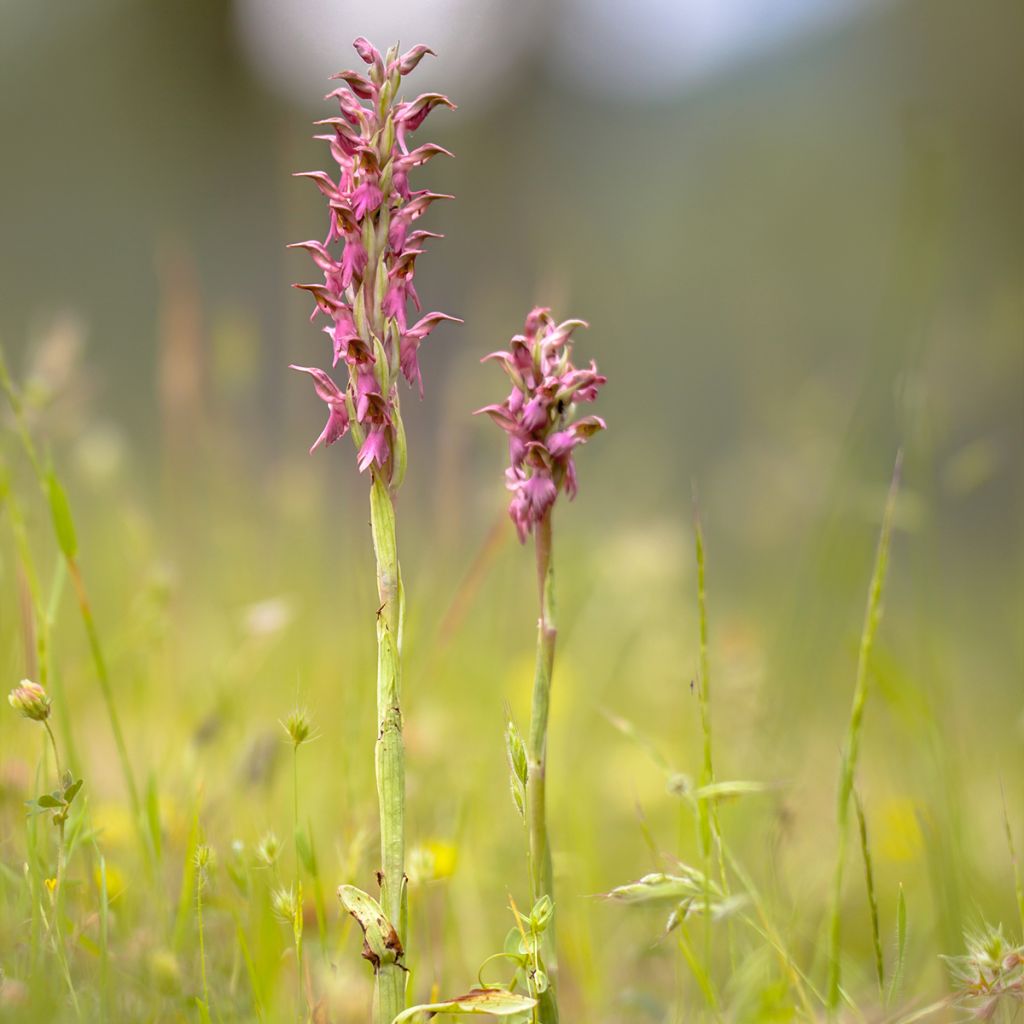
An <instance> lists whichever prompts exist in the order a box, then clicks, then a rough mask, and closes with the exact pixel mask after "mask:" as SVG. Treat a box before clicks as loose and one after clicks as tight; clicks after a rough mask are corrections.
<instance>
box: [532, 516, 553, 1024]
mask: <svg viewBox="0 0 1024 1024" xmlns="http://www.w3.org/2000/svg"><path fill="white" fill-rule="evenodd" d="M534 540H535V543H536V552H537V589H538V592H539V597H540V619H539V620H538V622H537V665H536V669H535V672H534V677H533V706H532V709H531V712H530V740H529V747H528V750H527V758H528V764H529V769H528V774H527V784H526V804H527V821H528V826H529V830H530V885H531V889H532V895H533V901H534V903H536V902H537V900H539V899H540V898H541V896H547V897H548V898H549V899H550V900H551V902H552V903H554V902H555V894H554V884H553V878H552V869H551V843H550V840H549V838H548V822H547V809H546V806H545V803H546V798H545V775H546V772H547V738H548V713H549V710H550V706H551V674H552V670H553V668H554V663H555V640H556V638H557V636H558V630H557V629H556V627H555V576H554V566H553V565H552V561H551V512H550V511H549V512H548V513H547V514H546V515H545V516H544V518H543V519H542V520H541V521H540V522H539V523H538V524H537V527H536V531H535V537H534ZM554 921H555V919H554V917H552V919H551V921H550V922H549V924H548V927H547V929H546V931H545V932H544V950H543V952H544V966H545V969H546V971H547V974H548V982H549V987H548V990H547V991H546V992H543V993H542V994H541V996H540V1005H539V1010H540V1020H541V1024H557V1021H558V1000H557V997H556V995H555V981H556V975H557V960H556V954H555V925H554Z"/></svg>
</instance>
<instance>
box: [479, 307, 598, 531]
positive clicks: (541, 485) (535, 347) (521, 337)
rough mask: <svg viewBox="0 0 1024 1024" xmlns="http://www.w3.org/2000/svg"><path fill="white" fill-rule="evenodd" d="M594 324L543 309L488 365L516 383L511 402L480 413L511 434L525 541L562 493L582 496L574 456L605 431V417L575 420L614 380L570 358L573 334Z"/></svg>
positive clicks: (515, 496)
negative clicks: (560, 317) (580, 408)
mask: <svg viewBox="0 0 1024 1024" xmlns="http://www.w3.org/2000/svg"><path fill="white" fill-rule="evenodd" d="M586 326H587V325H586V323H585V322H584V321H583V320H566V321H564V322H563V323H560V324H559V323H555V321H554V319H553V318H552V316H551V312H550V310H547V309H543V308H541V307H538V308H536V309H534V310H532V311H531V313H530V315H529V316H528V317H527V318H526V326H525V329H524V331H523V333H522V334H517V335H516V336H515V337H514V338H513V339H512V341H511V343H510V344H509V347H508V350H507V351H499V352H492V353H491V354H490V355H488V356H484V360H483V361H484V362H486V361H487V360H490V359H495V360H497V361H498V362H500V363H501V365H502V367H503V368H504V370H505V372H506V373H507V374H508V376H509V378H510V379H511V381H512V390H511V391H510V392H509V395H508V398H506V399H505V401H504V402H502V403H501V404H500V405H488V406H485V407H484V408H483V409H479V410H478V412H485V413H487V414H488V415H489V416H490V417H491V419H493V420H494V422H495V423H497V424H498V426H499V427H501V428H502V430H504V431H505V432H506V433H507V434H508V448H509V461H510V463H511V464H510V465H509V467H508V469H507V470H505V485H506V487H508V489H509V490H510V491H511V492H512V501H511V502H510V504H509V507H508V511H509V515H510V516H511V517H512V521H513V522H514V523H515V525H516V530H517V531H518V533H519V539H520V540H521V541H525V540H526V537H527V535H528V534H530V533H531V532H532V531H533V529H534V527H535V526H536V525H537V524H538V523H539V522H540V521H541V520H542V519H543V518H544V517H545V516H546V515H547V513H548V512H549V510H550V509H551V507H552V506H553V505H554V503H555V498H556V497H557V496H558V493H559V491H563V490H564V491H565V492H566V494H568V496H569V498H570V499H571V498H574V497H575V496H576V465H575V462H574V460H573V450H574V449H575V448H576V446H577V445H580V444H583V443H584V442H585V441H586V440H587V438H589V437H590V436H591V435H592V434H594V433H596V432H597V431H598V430H603V429H604V426H605V423H604V420H602V419H601V417H600V416H584V417H583V418H582V419H578V420H575V421H574V414H575V411H576V404H577V403H579V402H593V401H594V399H596V398H597V391H598V388H600V387H601V385H602V384H604V383H605V380H606V378H605V377H602V376H601V374H599V373H598V372H597V367H596V366H595V365H594V363H593V362H591V364H590V366H589V368H586V369H577V368H576V367H575V366H573V364H572V362H571V360H570V356H571V355H572V332H573V331H574V330H575V329H576V328H577V327H586Z"/></svg>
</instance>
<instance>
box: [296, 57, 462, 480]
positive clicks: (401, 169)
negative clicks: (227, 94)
mask: <svg viewBox="0 0 1024 1024" xmlns="http://www.w3.org/2000/svg"><path fill="white" fill-rule="evenodd" d="M354 46H355V49H356V52H357V53H358V54H359V56H360V57H361V58H362V59H363V61H365V63H366V64H368V65H369V70H368V72H367V73H366V74H365V75H364V74H360V73H359V72H356V71H340V72H339V73H338V74H336V75H332V76H331V77H332V78H334V79H337V80H340V81H343V82H344V83H345V84H344V85H343V86H341V87H340V88H338V89H335V90H334V91H333V92H331V93H328V95H327V96H326V97H325V98H326V99H334V100H337V102H338V108H339V115H338V116H337V117H329V118H326V119H325V120H323V121H318V122H317V124H319V125H324V126H327V127H329V128H330V129H331V132H330V134H327V135H317V136H316V138H318V139H322V140H324V141H326V142H328V143H330V148H331V155H332V157H333V158H334V160H335V162H336V163H337V165H338V168H339V174H338V178H337V180H335V178H333V177H331V175H329V174H327V173H326V172H324V171H304V172H302V173H300V174H299V175H297V177H304V178H309V179H311V180H312V181H313V182H314V183H315V184H316V186H317V187H318V188H319V189H320V191H321V192H322V193H323V195H324V196H325V197H326V199H327V203H328V207H329V223H328V230H327V237H326V238H325V239H324V241H323V242H320V241H317V240H310V241H307V242H297V243H295V245H294V246H292V248H298V249H305V250H306V251H307V252H308V253H309V254H310V255H311V256H312V257H313V261H314V262H315V263H316V265H317V266H318V267H319V268H320V270H321V271H323V275H324V279H323V281H322V282H316V283H314V284H297V285H295V287H296V288H301V289H304V290H305V291H308V292H310V294H311V295H312V296H313V298H314V299H315V301H316V308H315V309H314V310H313V318H315V317H316V316H317V314H318V313H321V312H322V313H324V314H326V316H327V317H328V318H329V319H330V321H331V323H330V324H328V325H327V326H326V327H324V331H325V332H326V333H327V334H328V335H329V337H330V338H331V344H332V352H333V359H332V364H331V365H332V366H337V365H338V363H339V362H343V363H344V364H345V366H346V368H347V369H348V383H347V386H346V387H345V388H344V389H342V388H340V387H338V385H337V384H336V383H335V382H334V380H333V379H332V378H331V376H330V375H329V374H328V373H327V372H326V371H324V370H322V369H319V368H317V367H312V366H293V367H292V368H293V369H295V370H299V371H301V372H302V373H308V374H309V375H310V376H311V377H312V378H313V385H314V387H315V389H316V393H317V394H318V395H319V396H320V398H322V399H323V401H324V402H325V403H326V404H327V408H328V415H327V424H326V426H325V427H324V429H323V431H322V432H321V434H320V436H319V437H318V438H317V439H316V441H315V442H314V444H313V449H315V448H316V447H318V446H319V445H320V444H325V445H330V444H333V443H334V442H335V441H337V440H338V439H339V438H340V437H343V436H344V435H345V434H346V433H348V431H349V430H350V429H351V430H352V433H353V435H354V437H355V440H356V443H357V445H358V452H359V454H358V461H359V469H360V470H361V471H365V470H367V469H370V468H373V470H374V472H375V473H378V474H380V475H381V476H383V477H384V479H385V480H386V481H387V482H388V483H389V484H393V485H394V486H397V485H398V483H400V482H401V477H402V474H403V472H404V468H405V437H404V433H403V430H402V419H401V414H400V412H399V401H398V378H399V375H400V374H401V375H404V376H405V378H406V380H407V381H408V382H409V383H410V384H413V385H416V386H417V387H418V388H419V389H420V394H421V396H422V393H423V380H422V377H421V375H420V366H419V358H418V351H419V347H420V344H421V342H422V341H423V339H424V338H426V336H427V335H428V334H430V332H431V331H432V330H433V329H434V328H435V327H436V326H437V325H438V324H439V323H440V322H441V321H442V320H455V319H456V318H455V317H452V316H448V315H447V314H446V313H428V314H427V315H426V316H424V317H422V318H420V319H419V320H417V321H416V322H415V323H413V324H410V323H409V320H408V306H409V303H410V302H411V303H412V304H413V306H414V307H415V308H416V310H417V311H418V310H419V309H420V300H419V296H418V295H417V294H416V287H415V284H414V283H413V279H414V276H415V271H416V259H417V257H419V256H422V255H423V252H424V250H423V248H422V246H423V244H424V243H425V242H426V240H427V239H429V238H440V237H442V236H441V235H438V234H435V233H434V232H432V231H422V230H413V225H414V224H415V222H416V221H417V220H419V218H420V217H421V216H423V214H424V213H426V211H427V210H428V208H429V207H430V205H431V203H433V202H434V200H436V199H451V198H452V197H451V196H448V195H441V194H439V193H436V192H430V191H427V190H425V189H423V190H420V191H413V190H412V189H410V187H409V172H410V171H411V170H412V169H413V168H415V167H418V166H420V165H421V164H425V163H426V162H427V161H428V160H430V159H431V158H432V157H434V156H437V155H439V154H444V155H445V156H451V155H452V154H451V153H449V152H448V150H446V149H445V148H444V147H442V146H438V145H435V144H433V143H427V144H426V145H422V146H419V147H417V148H415V149H413V150H410V149H409V145H408V137H409V135H410V134H412V133H413V132H414V131H416V129H417V128H419V127H420V125H421V124H423V121H424V120H425V118H426V116H427V115H428V114H429V113H430V111H431V110H433V109H434V108H435V107H437V106H446V107H450V108H452V109H454V104H453V103H452V102H451V101H450V100H449V99H448V98H447V97H446V96H442V95H441V94H440V93H423V94H422V95H420V96H417V97H416V99H414V100H410V101H403V100H400V99H399V98H398V90H399V88H400V86H401V82H402V78H403V76H404V75H408V74H409V73H410V72H411V71H412V70H413V69H414V68H415V67H416V65H417V64H419V62H420V61H421V60H422V59H423V57H424V56H425V55H426V54H428V53H433V52H434V51H433V50H431V49H429V48H428V47H426V46H422V45H420V46H414V47H413V48H412V49H411V50H409V51H408V52H406V53H404V54H402V55H401V56H399V55H398V52H397V47H395V48H392V49H391V50H389V51H388V53H387V55H386V56H384V57H381V55H380V52H379V51H378V50H377V49H376V48H375V47H373V46H371V45H370V43H369V42H367V40H365V39H363V38H362V37H360V38H359V39H357V40H356V41H355V43H354ZM364 101H366V102H364ZM335 243H342V249H341V251H340V254H339V253H337V252H336V251H334V250H333V249H332V247H335V248H336V246H335ZM313 449H311V451H312V450H313Z"/></svg>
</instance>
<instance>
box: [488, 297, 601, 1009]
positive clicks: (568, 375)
mask: <svg viewBox="0 0 1024 1024" xmlns="http://www.w3.org/2000/svg"><path fill="white" fill-rule="evenodd" d="M585 326H586V324H585V323H584V322H583V321H582V320H566V321H565V322H564V323H556V322H555V320H554V319H553V318H552V316H551V313H550V311H549V310H547V309H543V308H537V309H534V310H533V311H532V312H531V313H530V315H529V316H528V317H527V318H526V327H525V329H524V331H523V333H522V334H517V335H516V336H515V337H514V338H513V339H512V341H511V343H510V345H509V347H508V350H507V351H500V352H492V353H491V354H490V355H489V356H485V357H484V361H487V360H488V359H496V360H497V361H498V362H500V363H501V365H502V367H503V368H504V370H505V372H506V373H507V374H508V376H509V377H510V378H511V380H512V390H511V391H510V392H509V395H508V397H507V398H506V399H505V401H504V402H502V403H501V404H500V405H489V406H486V407H485V408H483V409H479V410H478V412H485V413H487V414H488V415H489V416H490V417H491V419H493V420H494V421H495V422H496V423H497V424H498V426H499V427H501V428H502V430H504V431H505V433H506V434H507V435H508V446H509V461H510V465H509V467H508V469H506V470H505V481H506V486H507V487H508V489H509V490H510V491H511V492H512V501H511V502H510V503H509V509H508V510H509V515H510V516H511V517H512V521H513V522H514V523H515V526H516V530H517V532H518V533H519V539H520V540H521V541H524V542H525V540H526V538H527V536H528V535H529V534H531V533H532V534H533V536H534V542H535V546H536V561H537V585H538V597H539V600H540V617H539V619H538V622H537V660H536V671H535V674H534V680H533V702H532V706H531V711H530V732H529V736H528V739H527V742H526V743H525V744H524V743H523V741H522V739H521V738H520V737H519V735H518V732H517V731H516V729H515V726H514V724H512V723H509V728H508V734H507V736H506V742H507V743H508V747H509V762H510V765H511V767H512V773H513V780H512V789H513V794H514V795H515V796H516V806H517V807H518V808H519V810H520V811H521V812H522V813H523V814H524V817H525V818H526V823H527V830H528V833H529V865H530V887H531V890H532V896H533V901H534V910H533V912H532V913H531V920H537V919H538V918H543V920H544V926H543V927H542V928H540V938H539V941H538V946H539V949H538V955H537V957H536V959H535V962H534V963H533V965H532V967H531V969H530V971H529V972H527V973H528V982H527V984H528V986H529V989H530V993H529V994H530V995H531V996H532V997H536V999H537V1003H538V1017H537V1018H536V1019H538V1020H539V1021H540V1022H541V1024H558V1000H557V996H556V980H557V963H556V957H555V941H554V915H553V907H554V885H553V878H552V870H551V846H550V842H549V839H548V826H547V813H546V811H545V802H546V801H545V777H546V774H547V730H548V711H549V708H550V702H551V679H552V673H553V671H554V663H555V639H556V637H557V630H556V628H555V586H554V568H553V563H552V559H551V532H552V531H551V513H552V509H553V507H554V504H555V500H556V499H557V497H558V494H559V492H561V491H565V493H566V494H568V495H569V497H570V498H572V497H574V496H575V494H576V465H575V461H574V457H573V452H574V451H575V449H576V448H577V446H579V445H581V444H583V443H584V442H585V441H586V440H587V439H588V438H589V437H590V436H591V435H592V434H594V433H595V432H596V431H598V430H603V429H604V426H605V424H604V420H602V419H601V418H600V417H599V416H583V417H581V418H580V419H576V408H577V405H578V404H579V403H581V402H588V403H589V402H593V401H594V400H595V399H596V398H597V393H598V390H599V389H600V388H601V386H602V385H603V384H604V383H605V378H604V377H602V376H601V374H599V373H598V372H597V367H596V366H595V365H594V364H593V362H592V363H591V364H590V366H589V367H588V368H586V369H577V367H575V366H574V365H573V364H572V360H571V356H572V333H573V331H574V330H575V329H576V328H577V327H585ZM523 753H525V760H526V765H525V773H524V772H523V763H522V762H523ZM524 774H525V777H524Z"/></svg>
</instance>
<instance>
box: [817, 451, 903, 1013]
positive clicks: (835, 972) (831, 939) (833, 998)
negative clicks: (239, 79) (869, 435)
mask: <svg viewBox="0 0 1024 1024" xmlns="http://www.w3.org/2000/svg"><path fill="white" fill-rule="evenodd" d="M902 463H903V456H902V452H901V453H899V454H897V456H896V465H895V467H894V469H893V475H892V483H891V484H890V487H889V494H888V497H887V498H886V502H885V511H884V513H883V515H882V528H881V531H880V534H879V538H878V548H877V552H876V555H875V566H874V571H873V573H872V575H871V585H870V587H869V588H868V599H867V608H866V610H865V613H864V628H863V630H862V631H861V638H860V647H859V653H858V657H857V680H856V684H855V686H854V691H853V703H852V706H851V708H850V723H849V727H848V730H847V738H846V749H845V753H844V755H843V758H842V762H841V765H840V773H839V790H838V799H837V802H836V828H837V832H838V837H837V838H838V845H837V849H836V863H835V870H834V873H833V878H832V905H831V911H830V915H829V928H828V985H827V988H826V995H827V999H828V1009H829V1013H830V1014H834V1013H835V1011H836V1009H837V1008H838V1006H839V1002H840V987H841V982H842V971H841V967H840V943H841V923H842V915H841V901H842V895H843V873H844V870H845V868H846V854H847V844H848V837H847V823H848V820H849V811H850V797H851V794H852V792H853V782H854V777H855V775H856V771H857V758H858V755H859V753H860V742H861V733H862V727H863V722H864V706H865V704H866V702H867V695H868V667H869V665H870V662H871V653H872V650H873V648H874V644H875V634H876V633H877V632H878V624H879V622H880V621H881V618H882V595H883V593H884V591H885V576H886V570H887V568H888V565H889V544H890V539H891V537H892V524H893V515H894V512H895V509H896V495H897V493H898V492H899V483H900V470H901V467H902Z"/></svg>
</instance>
